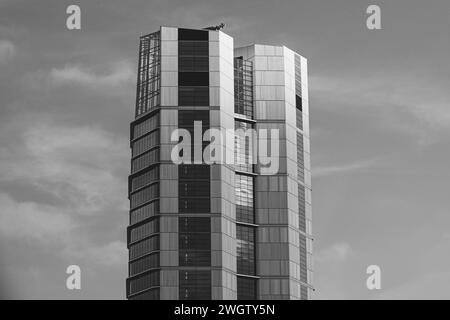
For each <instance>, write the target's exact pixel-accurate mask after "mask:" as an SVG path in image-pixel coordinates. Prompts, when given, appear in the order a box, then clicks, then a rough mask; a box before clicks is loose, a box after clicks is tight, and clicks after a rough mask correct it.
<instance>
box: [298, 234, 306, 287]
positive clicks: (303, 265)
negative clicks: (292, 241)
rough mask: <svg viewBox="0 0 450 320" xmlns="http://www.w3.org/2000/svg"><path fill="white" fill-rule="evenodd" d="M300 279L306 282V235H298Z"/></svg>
mask: <svg viewBox="0 0 450 320" xmlns="http://www.w3.org/2000/svg"><path fill="white" fill-rule="evenodd" d="M300 281H302V282H304V283H308V271H307V263H306V237H305V236H304V235H302V234H301V235H300Z"/></svg>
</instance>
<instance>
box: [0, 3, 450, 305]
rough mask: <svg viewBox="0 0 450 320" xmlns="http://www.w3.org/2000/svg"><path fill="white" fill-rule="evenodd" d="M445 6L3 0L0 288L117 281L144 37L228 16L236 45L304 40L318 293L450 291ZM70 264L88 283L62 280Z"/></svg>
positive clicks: (37, 292)
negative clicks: (73, 8) (376, 14)
mask: <svg viewBox="0 0 450 320" xmlns="http://www.w3.org/2000/svg"><path fill="white" fill-rule="evenodd" d="M69 4H78V5H80V7H81V10H82V15H81V19H82V21H81V23H82V30H81V31H69V30H67V29H66V26H65V24H66V17H67V15H66V13H65V11H66V7H67V6H68V5H69ZM369 4H378V5H380V7H381V23H382V28H383V29H382V30H377V31H370V30H368V29H367V28H366V26H365V23H366V17H367V15H366V14H365V11H366V8H367V6H368V5H369ZM449 14H450V2H449V1H448V0H441V1H438V0H430V1H417V0H396V1H380V0H376V1H375V0H373V1H364V0H363V1H361V0H348V1H343V0H329V1H322V0H320V1H319V0H310V1H300V0H290V1H279V2H278V1H242V0H241V1H234V0H222V1H211V0H208V1H186V0H182V1H143V0H142V1H119V0H117V1H112V0H111V1H94V0H90V1H75V0H73V1H61V0H54V1H49V0H46V1H24V0H6V1H5V0H0V296H1V297H3V298H5V297H6V298H40V299H47V298H57V299H72V298H73V299H77V298H86V299H91V298H98V299H103V298H114V299H123V298H125V278H126V274H127V251H126V243H125V242H126V235H125V228H126V226H127V222H128V219H127V208H128V201H127V195H126V193H127V182H126V181H127V175H128V173H129V164H130V161H129V158H130V150H129V143H128V139H129V122H130V121H131V120H132V118H133V115H134V99H135V83H136V76H135V74H136V67H137V66H136V62H137V49H138V47H137V46H138V38H139V36H140V35H141V34H146V33H150V32H153V31H155V30H157V29H158V28H159V26H160V25H174V26H186V27H195V28H199V27H206V26H209V25H216V24H219V23H220V22H224V23H225V24H226V25H227V26H226V28H225V29H224V31H225V32H227V33H228V34H230V35H231V36H233V37H234V38H235V45H236V46H239V45H245V44H249V43H262V44H274V45H286V46H287V47H289V48H291V49H293V50H295V51H297V52H299V53H300V54H302V55H303V56H305V57H306V58H308V62H309V66H308V69H309V90H310V94H309V96H310V110H311V119H310V120H311V135H312V141H311V150H312V167H313V219H314V220H313V232H314V236H315V248H314V249H315V275H314V276H315V279H314V284H315V287H316V292H315V295H314V297H313V298H314V299H328V298H336V299H376V298H388V299H390V298H394V299H395V298H402V299H409V298H447V299H448V298H450V286H449V285H448V284H449V283H450V214H449V208H450V197H449V190H450V188H449V186H450V174H449V169H448V167H449V163H450V150H449V146H450V90H449V89H450V77H449V75H450V63H449V58H450V37H449V34H450V19H449ZM70 264H77V265H79V266H80V267H81V270H82V290H79V291H77V290H73V291H69V290H67V289H66V288H65V281H66V276H67V275H66V274H65V270H66V268H67V266H68V265H70ZM371 264H377V265H379V266H380V267H381V270H382V289H381V290H378V291H376V290H375V291H369V290H367V289H366V286H365V280H366V277H367V275H366V273H365V271H366V267H367V266H368V265H371Z"/></svg>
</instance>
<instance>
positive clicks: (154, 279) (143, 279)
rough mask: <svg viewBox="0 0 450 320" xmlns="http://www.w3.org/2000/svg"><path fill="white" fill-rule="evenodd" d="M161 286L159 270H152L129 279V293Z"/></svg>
mask: <svg viewBox="0 0 450 320" xmlns="http://www.w3.org/2000/svg"><path fill="white" fill-rule="evenodd" d="M156 286H159V271H151V272H149V273H146V274H144V275H142V276H139V277H137V278H135V279H130V281H129V293H130V294H133V293H136V292H139V291H143V290H145V289H149V288H151V287H156Z"/></svg>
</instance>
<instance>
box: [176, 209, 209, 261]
mask: <svg viewBox="0 0 450 320" xmlns="http://www.w3.org/2000/svg"><path fill="white" fill-rule="evenodd" d="M178 230H179V238H178V248H179V265H180V266H210V265H211V220H210V218H208V217H186V218H184V217H183V218H179V219H178Z"/></svg>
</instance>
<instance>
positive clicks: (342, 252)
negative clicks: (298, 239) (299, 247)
mask: <svg viewBox="0 0 450 320" xmlns="http://www.w3.org/2000/svg"><path fill="white" fill-rule="evenodd" d="M352 253H353V251H352V248H351V247H350V245H349V244H348V243H347V242H339V243H335V244H333V245H332V246H330V247H328V248H325V249H323V250H321V251H319V252H317V253H316V254H315V258H314V260H315V261H316V262H320V263H342V262H344V261H345V260H347V258H349V257H350V255H351V254H352Z"/></svg>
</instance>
